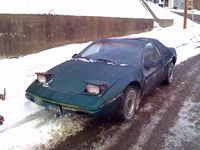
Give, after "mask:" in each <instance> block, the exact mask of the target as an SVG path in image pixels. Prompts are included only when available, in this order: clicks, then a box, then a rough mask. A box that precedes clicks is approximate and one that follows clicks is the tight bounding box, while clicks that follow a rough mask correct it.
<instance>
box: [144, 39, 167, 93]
mask: <svg viewBox="0 0 200 150" xmlns="http://www.w3.org/2000/svg"><path fill="white" fill-rule="evenodd" d="M162 64H163V61H162V59H161V55H160V53H159V51H158V49H157V47H156V46H155V45H154V44H153V43H152V42H149V43H147V44H145V46H144V54H143V74H144V94H146V93H148V92H150V91H151V90H153V89H154V88H155V86H156V85H158V84H159V83H160V80H161V77H162Z"/></svg>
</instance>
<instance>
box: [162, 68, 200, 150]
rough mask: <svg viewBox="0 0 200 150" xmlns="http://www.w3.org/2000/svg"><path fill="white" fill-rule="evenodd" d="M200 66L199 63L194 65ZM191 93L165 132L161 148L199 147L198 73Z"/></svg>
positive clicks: (199, 90) (199, 102)
mask: <svg viewBox="0 0 200 150" xmlns="http://www.w3.org/2000/svg"><path fill="white" fill-rule="evenodd" d="M195 67H196V68H200V65H198V66H195ZM195 81H196V82H195V84H194V86H193V88H192V90H191V95H190V96H188V97H187V98H186V101H184V103H183V106H182V108H181V110H180V112H179V113H178V117H179V118H178V120H177V122H176V123H175V124H174V126H173V127H171V128H170V129H169V131H170V133H169V134H165V135H164V136H165V137H166V139H165V143H164V146H163V148H162V149H164V150H168V149H200V119H199V116H200V111H199V110H200V97H199V95H197V93H198V94H199V93H200V88H199V83H200V75H199V76H198V77H197V78H196V80H195Z"/></svg>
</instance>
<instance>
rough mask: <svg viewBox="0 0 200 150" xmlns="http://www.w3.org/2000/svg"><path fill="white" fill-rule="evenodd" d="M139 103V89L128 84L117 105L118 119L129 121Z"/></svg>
mask: <svg viewBox="0 0 200 150" xmlns="http://www.w3.org/2000/svg"><path fill="white" fill-rule="evenodd" d="M139 103H140V96H139V90H138V88H136V87H132V86H128V87H127V88H126V89H125V91H124V93H123V96H122V101H121V103H120V106H119V112H118V113H119V119H120V120H122V121H130V120H131V118H132V117H133V116H134V114H135V111H136V110H137V109H138V107H139Z"/></svg>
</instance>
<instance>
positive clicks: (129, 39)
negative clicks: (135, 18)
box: [97, 37, 155, 44]
mask: <svg viewBox="0 0 200 150" xmlns="http://www.w3.org/2000/svg"><path fill="white" fill-rule="evenodd" d="M154 40H155V39H153V38H146V37H138V38H104V39H99V40H97V42H119V43H123V42H126V43H130V44H131V43H134V42H138V43H141V44H145V43H148V42H151V41H154Z"/></svg>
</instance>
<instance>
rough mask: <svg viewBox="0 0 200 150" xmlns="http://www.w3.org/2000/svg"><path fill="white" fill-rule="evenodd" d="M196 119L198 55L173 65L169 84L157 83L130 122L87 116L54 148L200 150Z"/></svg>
mask: <svg viewBox="0 0 200 150" xmlns="http://www.w3.org/2000/svg"><path fill="white" fill-rule="evenodd" d="M199 118H200V55H198V56H195V57H193V58H191V59H189V60H187V61H185V62H183V63H181V64H180V65H178V66H176V68H175V80H174V82H173V83H172V85H170V86H165V85H160V86H159V87H158V88H157V89H156V90H155V91H154V92H153V93H152V94H151V95H149V96H147V97H146V98H144V99H143V100H142V103H141V105H140V109H139V110H138V111H137V113H136V115H135V116H134V118H133V119H132V120H131V121H130V122H127V123H121V122H119V121H117V120H113V119H105V120H95V119H88V120H87V121H86V122H85V127H84V128H83V130H81V131H80V132H78V133H77V134H75V135H71V136H66V138H65V140H64V141H63V142H60V143H59V144H57V145H56V146H55V147H54V149H55V150H62V149H67V150H69V149H73V150H78V149H95V150H96V149H97V150H98V149H99V150H104V149H108V150H124V149H130V150H140V149H145V150H146V149H148V150H160V149H166V150H168V149H183V150H184V149H193V150H200V144H199V143H200V119H199Z"/></svg>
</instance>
